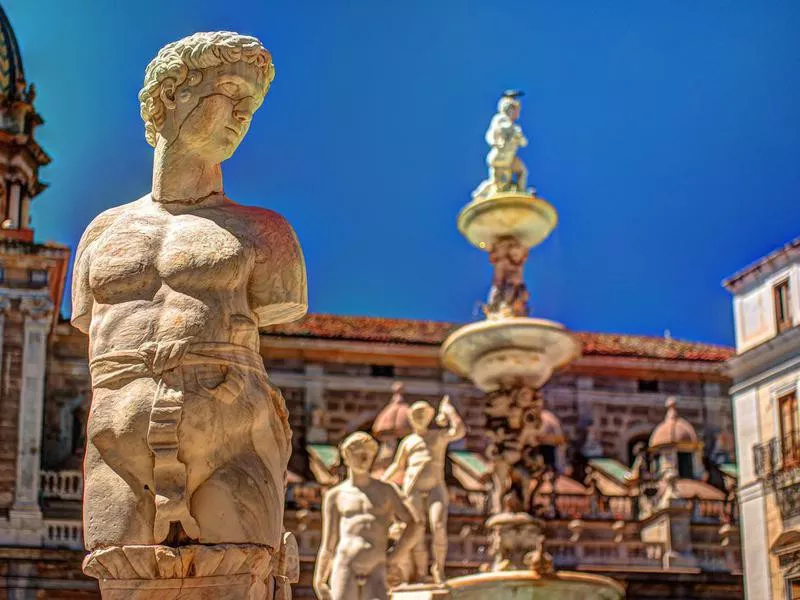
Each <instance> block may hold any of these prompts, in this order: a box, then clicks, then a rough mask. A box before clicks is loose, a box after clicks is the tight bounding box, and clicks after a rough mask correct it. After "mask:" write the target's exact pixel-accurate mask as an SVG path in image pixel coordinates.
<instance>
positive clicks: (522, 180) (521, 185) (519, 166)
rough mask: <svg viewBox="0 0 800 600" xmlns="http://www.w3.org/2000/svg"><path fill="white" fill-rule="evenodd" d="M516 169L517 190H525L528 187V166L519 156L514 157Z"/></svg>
mask: <svg viewBox="0 0 800 600" xmlns="http://www.w3.org/2000/svg"><path fill="white" fill-rule="evenodd" d="M514 171H515V172H516V174H517V190H518V191H520V192H525V191H526V190H527V189H528V168H527V167H526V166H525V163H523V162H522V161H521V160H520V159H519V158H514Z"/></svg>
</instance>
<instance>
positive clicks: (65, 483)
mask: <svg viewBox="0 0 800 600" xmlns="http://www.w3.org/2000/svg"><path fill="white" fill-rule="evenodd" d="M40 485H41V494H42V497H43V498H58V499H59V500H80V499H81V498H82V497H83V471H77V470H76V471H42V472H41V475H40Z"/></svg>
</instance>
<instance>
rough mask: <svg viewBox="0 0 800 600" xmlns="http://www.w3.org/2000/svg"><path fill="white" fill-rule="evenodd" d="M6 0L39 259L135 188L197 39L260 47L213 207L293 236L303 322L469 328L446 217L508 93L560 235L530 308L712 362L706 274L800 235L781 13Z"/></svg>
mask: <svg viewBox="0 0 800 600" xmlns="http://www.w3.org/2000/svg"><path fill="white" fill-rule="evenodd" d="M2 4H3V6H4V7H5V9H6V11H7V13H8V15H9V18H10V20H11V22H12V25H13V26H14V28H15V30H16V33H17V37H18V39H19V42H20V45H21V46H22V51H23V59H24V63H25V70H26V74H27V77H28V80H29V81H32V82H35V83H36V85H37V87H38V91H39V95H38V99H37V107H38V109H39V112H40V113H41V114H42V115H43V117H44V118H45V120H46V124H45V126H44V127H42V128H41V129H40V131H39V136H38V138H39V140H40V141H41V143H42V144H43V146H44V147H45V149H46V150H47V151H48V152H49V153H50V154H51V155H52V156H53V159H54V162H53V164H52V165H51V166H49V167H47V168H46V169H45V170H44V171H43V173H42V175H43V179H45V180H46V181H48V182H50V183H51V187H50V189H49V190H48V191H46V192H45V193H44V194H42V195H41V196H40V197H39V198H38V199H37V200H36V202H35V203H34V208H33V219H34V226H35V228H36V231H37V237H38V238H39V239H41V240H47V239H52V240H59V241H62V242H65V243H68V244H70V245H71V246H72V247H73V248H74V245H75V244H76V242H77V240H78V239H79V236H80V234H81V232H82V231H83V228H84V227H85V226H86V224H87V223H88V222H89V221H90V220H91V218H92V217H93V216H94V215H96V214H97V213H98V212H99V211H101V210H102V209H105V208H107V207H109V206H113V205H117V204H121V203H124V202H128V201H131V200H133V199H135V198H137V197H139V196H141V195H143V194H144V193H146V192H148V191H149V186H150V175H151V149H150V147H149V146H148V145H147V144H146V143H145V141H144V135H143V128H142V124H141V121H140V119H139V116H138V112H139V108H138V103H137V100H136V95H137V92H138V90H139V87H140V85H141V82H142V75H143V71H144V67H145V65H146V64H147V62H148V61H149V60H150V59H151V58H152V56H153V55H154V54H155V52H156V51H157V50H158V49H159V48H160V47H161V46H162V45H163V44H165V43H167V42H169V41H173V40H175V39H177V38H179V37H182V36H184V35H187V34H190V33H192V32H194V31H198V30H211V29H232V30H235V31H240V32H243V33H249V34H253V35H256V36H258V37H259V38H261V40H262V41H263V42H264V44H265V45H266V46H267V47H268V48H269V49H270V51H271V52H272V53H273V57H274V60H275V63H276V67H277V76H276V78H275V81H274V84H273V87H272V89H271V91H270V93H269V95H268V96H267V99H266V101H265V102H264V105H263V106H262V108H261V110H260V111H259V113H258V114H256V117H255V120H254V122H253V126H252V128H251V130H250V133H249V135H248V137H247V138H246V139H245V141H244V143H243V144H242V146H241V148H240V149H239V151H238V153H237V154H236V155H235V156H234V157H233V158H232V159H231V160H230V161H228V163H226V165H225V167H224V173H225V189H226V191H227V193H228V195H229V196H230V197H232V198H234V199H235V200H237V201H239V202H242V203H252V204H259V205H262V206H265V207H269V208H272V209H275V210H277V211H279V212H281V213H282V214H284V215H285V216H286V217H287V218H288V219H289V221H290V222H291V223H292V225H293V226H294V227H295V229H296V231H297V233H298V235H299V237H300V240H301V242H302V244H303V248H304V251H305V254H306V260H307V262H308V271H309V286H310V301H311V309H312V310H313V311H316V312H332V313H342V314H358V315H376V316H390V317H411V318H423V319H437V320H452V321H467V320H471V319H472V318H473V310H474V307H475V304H476V302H477V301H478V300H480V299H481V298H483V297H484V295H485V292H486V289H487V287H488V284H489V278H490V268H489V265H488V261H487V259H486V256H485V254H484V253H482V252H480V251H478V250H477V249H474V248H473V247H471V246H470V245H469V244H468V243H467V242H466V241H465V240H464V239H463V238H462V237H461V236H460V235H459V234H458V232H457V230H456V227H455V217H456V214H457V213H458V210H459V209H460V208H461V206H462V205H463V204H465V203H466V202H467V201H468V200H469V193H470V191H471V190H472V188H473V187H474V186H475V185H476V184H477V183H478V182H479V181H480V180H481V179H482V178H483V177H484V162H483V161H484V155H485V152H486V147H485V145H484V141H483V134H484V131H485V128H486V126H487V124H488V122H489V119H490V118H491V116H492V114H493V112H494V107H495V101H496V98H497V96H498V94H499V93H500V92H501V91H502V90H503V89H505V88H508V87H517V88H521V89H523V90H526V91H527V96H526V97H525V102H524V106H523V114H522V119H521V123H522V125H523V127H524V129H525V132H526V134H527V136H528V138H529V139H530V141H531V145H530V146H529V147H528V149H526V151H524V155H523V157H524V159H525V160H526V162H527V163H528V166H529V169H530V172H531V180H532V183H533V184H535V185H536V187H537V189H538V191H539V193H540V194H541V195H542V196H543V197H545V198H547V199H548V200H550V201H551V202H552V203H553V204H554V205H555V206H556V207H557V209H558V210H559V213H560V218H561V223H560V225H559V227H558V229H557V230H556V232H555V233H554V234H553V236H552V237H551V238H550V239H549V240H548V241H547V242H545V243H544V244H543V245H542V246H540V247H539V248H537V249H535V250H534V251H533V252H532V253H531V258H530V261H529V267H528V269H527V280H528V283H529V287H530V288H531V291H532V296H533V306H534V310H535V314H536V315H538V316H544V317H549V318H554V319H557V320H560V321H562V322H564V323H565V324H566V325H567V326H569V327H571V328H573V329H578V330H594V331H611V332H625V333H641V334H656V335H660V334H662V333H663V332H664V330H665V329H669V330H670V331H671V333H672V335H673V336H675V337H680V338H685V339H694V340H703V341H711V342H722V343H731V342H732V317H731V310H730V298H729V296H728V294H727V292H726V291H725V290H723V289H722V288H721V287H720V280H721V279H722V278H723V277H725V276H727V275H729V274H731V273H732V272H734V271H736V270H737V269H739V268H740V267H742V266H744V265H745V264H747V263H749V262H750V261H752V260H754V259H756V258H758V257H760V256H762V255H764V254H766V253H767V252H769V251H771V250H773V249H774V248H775V247H777V246H779V245H781V244H783V243H784V242H786V241H788V240H789V239H791V238H793V237H795V236H797V235H798V234H799V233H800V227H798V224H799V223H800V202H798V188H799V187H800V169H798V160H800V136H799V135H798V134H799V133H800V76H798V73H800V36H798V35H797V32H798V31H800V2H797V1H796V0H783V1H771V2H753V1H752V0H657V1H656V0H654V1H651V2H630V1H628V0H604V1H603V2H598V1H597V0H585V1H572V0H548V1H530V0H526V1H519V2H513V1H509V0H506V1H502V2H501V1H488V0H481V1H477V0H474V1H473V0H452V1H444V0H436V1H430V0H420V1H406V2H402V3H400V2H397V3H391V2H375V0H363V1H354V2H340V1H331V0H320V1H317V2H311V1H298V0H294V1H291V2H288V1H287V2H281V3H278V2H266V1H254V0H253V1H247V0H237V1H228V2H220V1H219V0H191V1H189V0H186V1H180V2H178V1H164V0H159V1H154V0H137V1H136V2H107V1H105V0H95V1H93V2H89V1H82V2H64V1H63V0H36V1H35V2H33V1H31V0H2ZM66 308H67V310H68V305H67V307H66Z"/></svg>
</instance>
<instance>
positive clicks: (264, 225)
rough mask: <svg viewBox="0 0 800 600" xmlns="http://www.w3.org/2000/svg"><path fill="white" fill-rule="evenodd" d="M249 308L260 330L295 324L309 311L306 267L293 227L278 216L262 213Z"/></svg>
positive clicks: (250, 286) (267, 212) (250, 284)
mask: <svg viewBox="0 0 800 600" xmlns="http://www.w3.org/2000/svg"><path fill="white" fill-rule="evenodd" d="M256 218H257V219H258V227H257V236H256V238H257V239H256V240H255V243H256V253H255V254H256V257H255V266H254V268H253V273H252V275H251V276H250V282H249V286H248V294H249V300H250V307H251V308H252V310H253V312H255V313H256V315H257V316H258V326H259V327H266V326H268V325H277V324H279V323H289V322H291V321H296V320H297V319H299V318H301V317H302V316H303V315H305V314H306V311H307V310H308V288H307V283H306V263H305V259H304V258H303V251H302V249H301V248H300V243H299V242H298V241H297V236H296V235H295V233H294V230H293V229H292V227H291V225H289V223H288V222H287V221H286V219H284V218H283V217H282V216H280V215H279V214H278V213H275V212H272V211H270V210H259V211H258V215H257V217H256Z"/></svg>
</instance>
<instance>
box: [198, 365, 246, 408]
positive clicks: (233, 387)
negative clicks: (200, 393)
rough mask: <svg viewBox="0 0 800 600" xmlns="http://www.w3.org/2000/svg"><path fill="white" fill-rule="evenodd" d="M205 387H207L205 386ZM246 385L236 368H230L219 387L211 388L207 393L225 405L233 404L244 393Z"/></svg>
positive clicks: (207, 388) (207, 389)
mask: <svg viewBox="0 0 800 600" xmlns="http://www.w3.org/2000/svg"><path fill="white" fill-rule="evenodd" d="M204 387H205V386H204ZM243 388H244V383H243V381H242V374H241V373H240V372H239V371H238V370H237V369H235V368H233V367H232V368H230V369H229V370H228V373H227V375H226V377H225V379H224V380H222V382H221V383H219V385H217V386H215V387H213V388H209V387H206V388H205V389H206V391H207V392H208V393H209V394H211V395H212V396H213V397H214V398H215V399H216V400H219V401H221V402H222V403H224V404H232V403H233V401H234V400H236V398H238V397H239V395H240V394H241V393H242V389H243Z"/></svg>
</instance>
